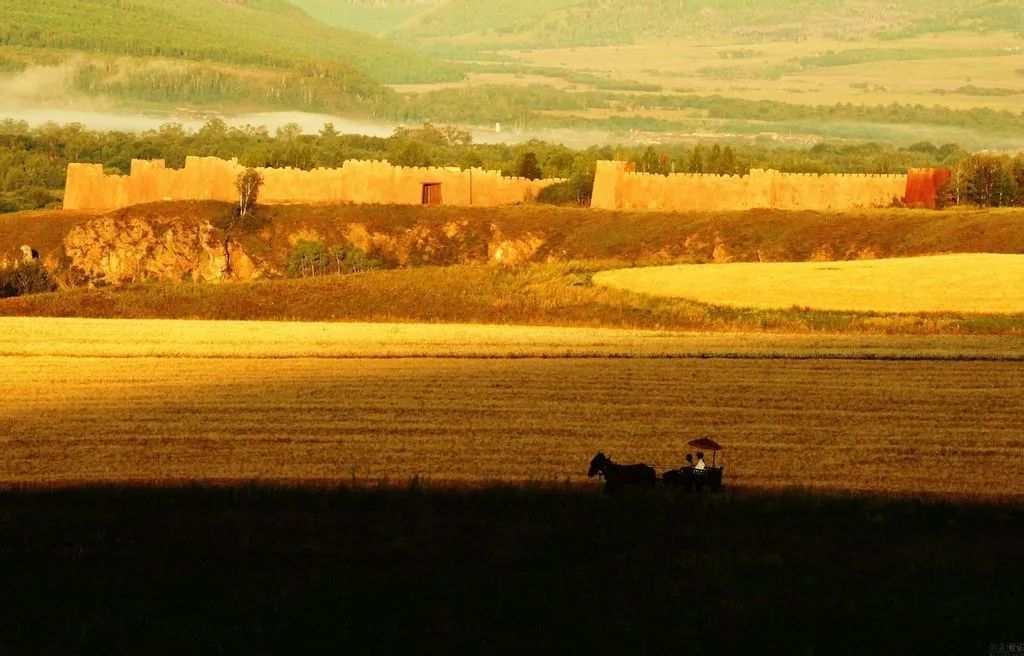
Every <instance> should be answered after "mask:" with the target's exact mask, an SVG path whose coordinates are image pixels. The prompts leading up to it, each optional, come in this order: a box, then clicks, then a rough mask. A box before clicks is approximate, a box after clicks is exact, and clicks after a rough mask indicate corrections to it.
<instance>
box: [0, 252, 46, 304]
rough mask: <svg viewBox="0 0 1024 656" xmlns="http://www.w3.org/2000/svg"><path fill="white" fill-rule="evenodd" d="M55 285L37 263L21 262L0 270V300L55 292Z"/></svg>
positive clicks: (43, 268) (44, 269)
mask: <svg viewBox="0 0 1024 656" xmlns="http://www.w3.org/2000/svg"><path fill="white" fill-rule="evenodd" d="M56 289H57V283H55V282H54V281H53V278H52V277H50V274H49V272H48V271H47V270H46V268H45V267H43V265H42V264H40V263H39V262H37V261H32V262H22V263H21V264H19V265H18V266H16V267H14V268H11V269H0V298H8V297H11V296H21V295H22V294H38V293H41V292H52V291H56Z"/></svg>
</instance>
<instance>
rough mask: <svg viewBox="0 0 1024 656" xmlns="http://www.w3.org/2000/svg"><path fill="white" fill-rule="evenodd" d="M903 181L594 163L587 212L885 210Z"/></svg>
mask: <svg viewBox="0 0 1024 656" xmlns="http://www.w3.org/2000/svg"><path fill="white" fill-rule="evenodd" d="M906 189H907V176H906V175H861V174H826V175H818V174H803V173H779V172H778V171H771V170H769V171H764V170H761V169H753V170H751V171H750V173H749V174H748V175H742V176H739V175H734V176H730V175H710V174H694V173H676V174H672V175H652V174H648V173H633V172H631V171H628V170H627V168H626V163H625V162H607V161H602V162H598V163H597V170H596V172H595V178H594V193H593V198H592V201H591V207H596V208H601V209H608V210H662V211H702V210H710V211H714V210H747V209H753V208H772V209H782V210H840V209H849V208H856V207H887V206H889V205H891V204H892V201H893V199H894V198H896V199H902V198H903V197H904V195H905V194H906Z"/></svg>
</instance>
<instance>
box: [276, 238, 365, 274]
mask: <svg viewBox="0 0 1024 656" xmlns="http://www.w3.org/2000/svg"><path fill="white" fill-rule="evenodd" d="M382 265H383V263H382V262H381V261H380V260H378V259H376V258H372V257H370V256H369V255H367V254H366V252H365V251H363V250H361V249H359V248H355V247H352V246H327V245H326V244H324V243H323V242H322V241H306V240H299V241H297V242H295V246H293V247H292V251H291V253H289V254H288V258H287V259H286V260H285V265H284V268H285V273H286V274H287V275H288V277H289V278H313V277H316V276H325V275H327V274H344V273H358V272H360V271H368V270H370V269H379V268H381V266H382Z"/></svg>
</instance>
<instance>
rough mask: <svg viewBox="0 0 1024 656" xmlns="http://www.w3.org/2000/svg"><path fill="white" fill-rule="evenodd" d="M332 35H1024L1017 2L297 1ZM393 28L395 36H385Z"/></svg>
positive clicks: (525, 39) (522, 38)
mask: <svg viewBox="0 0 1024 656" xmlns="http://www.w3.org/2000/svg"><path fill="white" fill-rule="evenodd" d="M293 2H294V4H296V5H298V6H300V7H303V8H305V9H307V10H308V11H310V12H311V13H314V14H315V15H316V16H317V17H319V18H320V19H321V20H324V21H326V22H330V23H332V24H336V25H350V26H352V27H354V28H356V29H365V30H367V31H370V32H373V33H377V34H388V35H390V36H392V37H393V38H409V37H411V38H414V39H417V40H420V41H424V42H433V41H435V40H443V39H450V38H457V39H459V41H460V42H461V44H462V45H467V44H475V45H477V46H479V47H481V48H484V49H486V48H488V47H495V46H499V45H501V46H519V47H535V46H592V45H605V44H626V43H633V42H637V41H641V40H644V39H647V38H665V37H671V38H675V39H679V38H686V39H708V40H718V39H722V38H725V37H731V38H738V39H743V40H747V41H749V42H752V43H756V42H760V41H764V40H781V39H793V40H802V39H806V38H811V37H837V38H839V37H841V38H842V39H844V40H845V39H851V38H857V37H863V36H867V35H873V34H877V35H889V36H906V35H909V34H919V33H934V32H948V31H957V30H971V31H988V30H1008V31H1016V32H1018V33H1021V32H1024V8H1022V6H1021V4H1020V3H1019V2H1016V1H1013V0H996V1H992V0H939V1H937V2H925V1H924V0H904V2H900V3H893V2H888V1H882V0H867V1H865V2H858V3H848V2H843V1H841V0H796V1H794V0H757V1H753V0H642V1H641V2H637V3H623V2H618V1H616V0H520V1H519V2H515V3H509V2H502V1H500V0H435V1H433V2H430V1H422V0H421V1H416V0H293ZM389 21H390V23H391V27H390V28H388V27H386V26H387V24H388V22H389Z"/></svg>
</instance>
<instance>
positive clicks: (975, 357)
mask: <svg viewBox="0 0 1024 656" xmlns="http://www.w3.org/2000/svg"><path fill="white" fill-rule="evenodd" d="M3 357H18V358H52V357H55V356H54V355H53V354H50V353H19V352H16V351H12V352H8V353H4V352H0V358H3ZM59 357H61V358H69V359H95V360H145V359H155V360H161V359H170V360H866V361H876V362H929V361H936V362H1024V354H1010V355H980V354H965V355H954V354H935V355H925V354H920V355H915V354H909V353H908V354H898V353H896V354H878V353H842V352H839V353H538V354H529V353H521V354H520V353H504V354H495V353H459V354H451V355H445V354H431V353H408V354H402V353H381V354H376V355H374V354H365V353H353V354H344V353H325V354H309V355H298V354H296V355H251V356H244V357H243V356H237V355H226V354H225V355H203V354H188V353H185V354H180V355H179V354H173V353H159V354H143V353H140V354H137V355H103V354H89V353H84V354H81V355H74V354H72V355H60V356H59Z"/></svg>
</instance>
